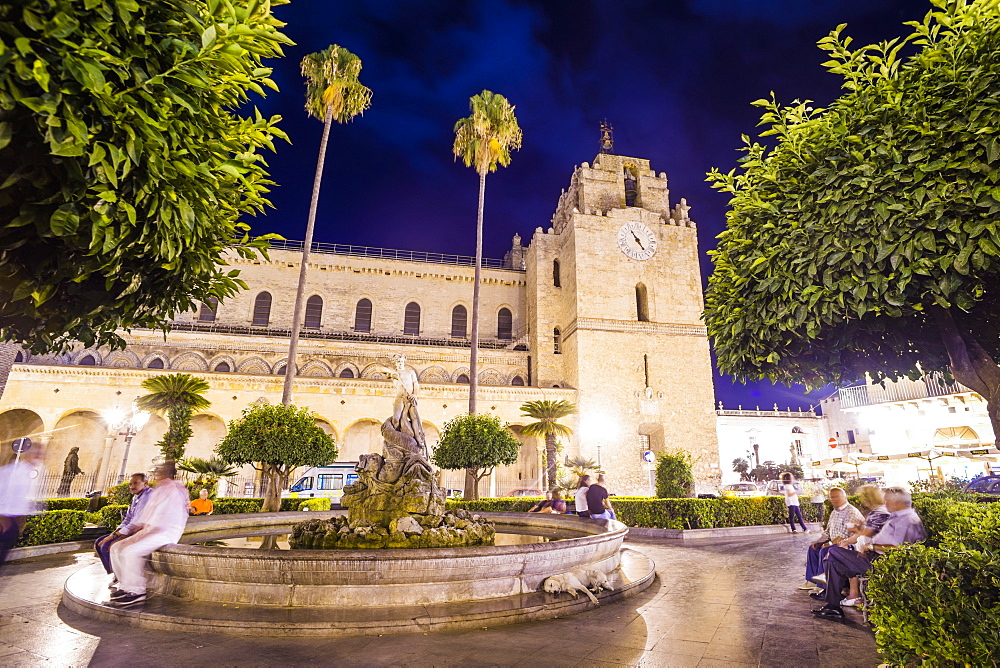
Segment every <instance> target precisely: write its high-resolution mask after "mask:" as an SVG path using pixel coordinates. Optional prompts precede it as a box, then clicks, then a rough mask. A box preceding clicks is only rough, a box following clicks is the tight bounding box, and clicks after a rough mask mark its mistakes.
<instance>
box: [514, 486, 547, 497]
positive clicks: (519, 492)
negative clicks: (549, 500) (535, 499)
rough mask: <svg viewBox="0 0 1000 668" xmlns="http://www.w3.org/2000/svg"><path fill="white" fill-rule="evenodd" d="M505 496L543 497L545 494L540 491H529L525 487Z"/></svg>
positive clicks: (529, 489)
mask: <svg viewBox="0 0 1000 668" xmlns="http://www.w3.org/2000/svg"><path fill="white" fill-rule="evenodd" d="M507 496H545V492H543V491H542V490H540V489H531V488H527V487H526V488H523V489H515V490H514V491H512V492H511V493H510V494H508V495H507Z"/></svg>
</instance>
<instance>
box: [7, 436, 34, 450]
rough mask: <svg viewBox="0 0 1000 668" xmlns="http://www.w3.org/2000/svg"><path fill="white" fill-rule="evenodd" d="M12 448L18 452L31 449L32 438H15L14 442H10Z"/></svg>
mask: <svg viewBox="0 0 1000 668" xmlns="http://www.w3.org/2000/svg"><path fill="white" fill-rule="evenodd" d="M10 447H11V449H13V450H14V452H16V453H17V454H21V453H22V452H27V451H28V450H30V449H31V439H30V438H28V437H27V436H25V437H24V438H15V439H14V442H13V443H11V444H10Z"/></svg>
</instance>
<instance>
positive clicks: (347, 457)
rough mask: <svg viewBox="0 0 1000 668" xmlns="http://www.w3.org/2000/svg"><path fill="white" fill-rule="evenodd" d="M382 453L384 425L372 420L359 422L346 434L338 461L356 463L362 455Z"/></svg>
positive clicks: (348, 429) (366, 419)
mask: <svg viewBox="0 0 1000 668" xmlns="http://www.w3.org/2000/svg"><path fill="white" fill-rule="evenodd" d="M371 452H382V423H381V422H379V421H378V420H373V419H371V418H364V419H361V420H358V421H357V422H355V423H354V424H352V425H351V426H350V427H348V428H347V430H346V431H345V432H344V443H343V445H342V446H341V447H340V454H338V455H337V459H338V460H339V461H342V462H356V461H358V457H359V456H360V455H366V454H368V453H371Z"/></svg>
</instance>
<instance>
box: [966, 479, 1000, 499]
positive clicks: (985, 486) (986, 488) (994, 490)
mask: <svg viewBox="0 0 1000 668" xmlns="http://www.w3.org/2000/svg"><path fill="white" fill-rule="evenodd" d="M965 491H966V492H975V493H976V494H996V495H1000V475H986V476H983V477H982V478H976V479H975V480H973V481H972V482H970V483H969V484H968V485H966V486H965Z"/></svg>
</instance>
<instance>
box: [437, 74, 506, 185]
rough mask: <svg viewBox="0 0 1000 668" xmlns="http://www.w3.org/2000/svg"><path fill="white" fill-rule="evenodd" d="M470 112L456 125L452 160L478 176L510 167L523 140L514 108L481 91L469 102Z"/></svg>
mask: <svg viewBox="0 0 1000 668" xmlns="http://www.w3.org/2000/svg"><path fill="white" fill-rule="evenodd" d="M469 109H470V110H471V111H472V114H470V115H469V116H467V117H465V118H461V119H459V120H458V121H457V122H456V123H455V143H454V144H453V145H452V152H453V153H454V154H455V158H456V159H458V158H461V159H462V162H463V163H465V166H466V167H473V168H474V169H475V170H476V172H477V173H479V174H485V173H487V172H495V171H496V169H497V167H498V166H500V167H506V166H507V165H509V164H510V160H511V152H512V151H516V150H518V149H519V148H521V139H522V133H521V127H520V126H519V125H518V123H517V116H516V115H515V114H514V109H515V107H514V106H513V105H512V104H511V103H510V102H508V101H507V98H505V97H504V96H503V95H498V94H497V93H494V92H492V91H488V90H484V91H483V92H482V93H479V94H478V95H473V96H472V97H471V98H470V99H469Z"/></svg>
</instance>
